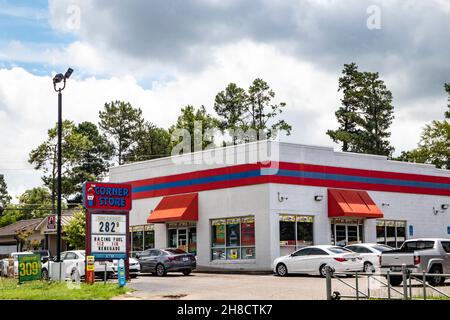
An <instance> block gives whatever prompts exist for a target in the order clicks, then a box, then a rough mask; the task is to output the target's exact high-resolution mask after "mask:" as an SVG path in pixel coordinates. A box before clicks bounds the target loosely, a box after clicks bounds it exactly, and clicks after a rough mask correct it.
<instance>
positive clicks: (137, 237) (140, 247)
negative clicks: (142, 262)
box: [130, 225, 155, 257]
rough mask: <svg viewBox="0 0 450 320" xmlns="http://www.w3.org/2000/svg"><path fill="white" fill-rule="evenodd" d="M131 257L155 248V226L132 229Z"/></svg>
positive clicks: (134, 227)
mask: <svg viewBox="0 0 450 320" xmlns="http://www.w3.org/2000/svg"><path fill="white" fill-rule="evenodd" d="M130 240H131V255H132V256H133V257H134V256H135V255H136V253H138V252H142V251H144V250H146V249H151V248H154V247H155V231H154V229H153V225H145V226H133V227H130Z"/></svg>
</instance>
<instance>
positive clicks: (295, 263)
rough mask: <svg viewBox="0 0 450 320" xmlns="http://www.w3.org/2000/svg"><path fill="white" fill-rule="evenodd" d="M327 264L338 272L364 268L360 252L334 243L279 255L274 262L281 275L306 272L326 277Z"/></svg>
mask: <svg viewBox="0 0 450 320" xmlns="http://www.w3.org/2000/svg"><path fill="white" fill-rule="evenodd" d="M326 266H330V267H332V268H333V269H334V270H335V271H336V272H347V271H362V270H363V262H362V259H361V257H360V256H359V254H357V253H355V252H352V251H350V250H348V249H345V248H342V247H337V246H332V245H319V246H309V247H305V248H302V249H300V250H297V251H295V252H294V253H292V254H290V255H287V256H283V257H279V258H277V259H275V261H274V263H273V268H274V272H275V273H276V274H277V275H279V276H286V275H288V274H290V273H304V274H319V275H320V276H322V277H325V276H326V269H325V267H326Z"/></svg>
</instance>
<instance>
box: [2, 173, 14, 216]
mask: <svg viewBox="0 0 450 320" xmlns="http://www.w3.org/2000/svg"><path fill="white" fill-rule="evenodd" d="M10 201H11V196H10V195H9V194H8V187H7V185H6V181H5V176H4V175H2V174H0V207H2V208H5V206H6V205H7V204H9V202H10ZM0 210H1V209H0ZM1 214H2V212H0V215H1Z"/></svg>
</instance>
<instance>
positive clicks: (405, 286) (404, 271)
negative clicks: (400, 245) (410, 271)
mask: <svg viewBox="0 0 450 320" xmlns="http://www.w3.org/2000/svg"><path fill="white" fill-rule="evenodd" d="M402 280H403V299H404V300H408V282H407V281H406V264H404V263H403V264H402Z"/></svg>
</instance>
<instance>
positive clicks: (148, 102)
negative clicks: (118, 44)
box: [0, 41, 445, 195]
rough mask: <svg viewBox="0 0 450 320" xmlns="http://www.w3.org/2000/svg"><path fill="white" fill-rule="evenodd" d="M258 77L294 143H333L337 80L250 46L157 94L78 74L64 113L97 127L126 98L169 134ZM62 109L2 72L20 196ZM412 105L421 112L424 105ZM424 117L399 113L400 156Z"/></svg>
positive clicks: (25, 75)
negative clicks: (279, 105)
mask: <svg viewBox="0 0 450 320" xmlns="http://www.w3.org/2000/svg"><path fill="white" fill-rule="evenodd" d="M86 52H88V51H84V50H80V51H79V56H78V59H79V60H78V61H86V62H83V63H88V61H89V60H90V59H91V56H90V55H89V54H86ZM93 54H94V55H95V53H93ZM80 63H82V62H80ZM93 64H96V62H95V60H94V61H93ZM257 77H261V78H263V79H265V80H266V81H268V82H269V84H270V85H271V87H272V88H273V89H274V91H275V92H276V94H277V96H276V100H277V101H279V102H281V101H284V102H286V103H287V110H286V112H285V113H284V117H285V118H286V119H287V120H288V121H289V122H290V123H291V124H292V125H293V127H294V130H293V133H292V136H291V137H288V138H287V140H288V141H293V142H298V143H306V144H318V145H332V142H331V140H329V138H328V137H327V136H326V135H325V131H326V130H327V129H330V128H334V127H336V125H337V124H336V121H335V118H334V111H335V109H336V107H337V106H338V105H339V99H340V96H339V94H338V93H337V79H338V77H339V74H333V73H331V72H326V71H324V70H322V69H321V68H318V67H316V66H315V65H313V64H311V63H309V62H302V61H299V60H298V59H295V58H293V57H292V56H286V55H284V54H283V53H281V52H280V51H279V50H277V49H275V48H274V47H273V46H270V45H263V44H255V43H252V42H250V41H241V42H238V43H235V44H231V45H226V46H223V47H221V48H220V49H219V48H218V49H217V50H215V51H214V63H213V64H211V66H210V67H208V68H206V69H204V70H202V71H201V72H184V73H178V74H177V76H176V77H175V78H174V79H173V80H172V81H158V80H156V81H154V82H153V83H152V86H151V89H145V88H143V87H142V86H141V85H140V84H139V83H138V81H137V80H136V78H135V77H132V76H123V77H110V78H107V79H99V78H95V77H89V78H81V79H80V78H79V77H77V76H76V74H74V77H73V78H71V79H70V80H69V82H68V84H67V88H66V89H65V91H64V95H63V113H64V118H67V119H71V120H74V121H76V122H80V121H92V122H97V121H98V112H99V110H100V109H101V108H103V105H104V103H105V102H108V101H111V100H116V99H119V100H126V101H130V102H131V103H132V104H133V105H134V106H136V107H140V108H141V109H142V110H143V112H144V116H145V118H146V119H147V120H149V121H151V122H153V123H155V124H157V125H158V126H162V127H166V128H167V127H168V126H170V125H171V124H173V123H174V122H175V121H176V118H177V116H178V114H179V110H180V108H181V107H183V106H185V105H187V104H193V105H195V106H199V105H202V104H203V105H205V106H206V107H207V108H208V110H209V111H210V112H213V110H212V106H213V101H214V96H215V94H216V93H217V92H218V91H220V90H223V89H224V88H225V86H226V85H227V84H228V83H229V82H235V83H237V84H238V85H239V86H242V87H244V88H247V87H248V86H249V85H250V84H251V81H253V80H254V79H255V78H257ZM56 103H57V100H56V94H55V92H54V91H53V87H52V82H51V78H50V77H39V76H34V75H32V74H31V73H29V72H27V71H25V70H23V69H21V68H13V69H10V70H6V69H1V70H0V123H2V126H1V127H0V136H1V137H2V139H1V144H2V148H1V151H0V169H20V170H7V171H5V174H6V178H7V182H8V183H9V185H10V189H11V191H12V193H13V194H15V195H18V194H20V193H21V192H23V191H24V190H25V189H26V188H30V187H33V186H36V185H38V184H40V180H39V176H40V175H39V173H37V172H34V171H33V170H31V166H30V165H28V164H27V162H26V160H27V158H28V152H29V151H30V150H31V149H32V148H34V147H36V146H37V145H38V144H39V143H40V142H42V141H43V140H44V139H45V137H46V133H47V129H48V128H50V127H51V126H52V125H54V123H55V122H56V117H57V114H56V110H57V109H56V107H57V105H56ZM441 103H442V106H444V105H445V98H443V99H442V101H441V100H435V101H433V106H432V107H430V108H431V109H433V108H435V109H437V108H438V107H439V104H441ZM410 107H411V108H413V109H414V110H420V106H419V105H411V106H410ZM424 114H425V113H424ZM425 115H426V114H425ZM426 116H427V117H424V118H422V119H420V120H417V117H414V115H412V114H411V112H409V111H408V109H407V108H404V109H403V111H401V112H400V111H399V112H397V113H396V119H395V121H394V125H393V136H392V141H393V143H394V146H395V147H396V149H397V151H401V150H405V149H409V148H411V147H414V146H415V145H416V143H417V140H418V136H419V134H420V131H421V128H422V126H423V125H424V124H425V123H426V122H428V121H430V120H431V119H432V118H431V116H432V115H431V114H430V115H426ZM24 169H28V170H30V171H25V170H24ZM0 171H1V170H0Z"/></svg>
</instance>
